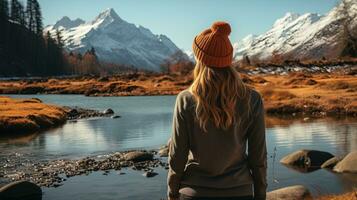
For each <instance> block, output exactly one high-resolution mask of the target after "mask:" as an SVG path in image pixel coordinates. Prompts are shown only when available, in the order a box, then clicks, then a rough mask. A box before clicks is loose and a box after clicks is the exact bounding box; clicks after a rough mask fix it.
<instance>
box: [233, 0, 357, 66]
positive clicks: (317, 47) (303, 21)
mask: <svg viewBox="0 0 357 200" xmlns="http://www.w3.org/2000/svg"><path fill="white" fill-rule="evenodd" d="M356 30H357V1H356V0H343V1H342V2H341V3H340V4H339V5H337V6H336V7H335V8H333V9H332V10H331V11H330V12H329V13H327V14H326V15H323V16H321V15H318V14H312V13H307V14H303V15H299V14H292V13H287V14H286V15H285V16H284V17H283V18H281V19H278V20H276V22H275V23H274V25H273V27H272V28H271V29H270V30H269V31H267V32H266V33H264V34H262V35H259V36H252V35H249V36H247V37H246V38H244V39H243V40H242V41H240V42H238V43H236V44H234V47H235V59H237V60H240V59H242V57H243V56H245V55H247V56H249V57H251V58H253V59H263V60H264V59H268V58H270V57H271V56H272V55H273V54H280V55H283V56H285V57H287V58H294V59H295V58H322V57H327V58H330V57H338V56H340V55H341V53H342V52H343V50H344V48H345V47H346V41H347V40H348V38H347V37H351V35H353V37H354V38H357V37H356V36H357V33H356ZM348 35H349V36H348Z"/></svg>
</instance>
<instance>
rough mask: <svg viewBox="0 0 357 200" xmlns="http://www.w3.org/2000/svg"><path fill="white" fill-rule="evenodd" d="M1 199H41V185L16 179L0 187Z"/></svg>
mask: <svg viewBox="0 0 357 200" xmlns="http://www.w3.org/2000/svg"><path fill="white" fill-rule="evenodd" d="M0 199H4V200H5V199H8V200H23V199H26V200H41V199H42V191H41V188H40V187H39V186H37V185H36V184H34V183H31V182H28V181H16V182H13V183H10V184H8V185H5V186H4V187H2V188H0Z"/></svg>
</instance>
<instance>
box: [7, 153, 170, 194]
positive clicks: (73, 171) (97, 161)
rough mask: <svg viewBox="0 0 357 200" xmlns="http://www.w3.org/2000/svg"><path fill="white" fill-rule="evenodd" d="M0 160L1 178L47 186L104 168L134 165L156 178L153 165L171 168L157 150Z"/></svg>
mask: <svg viewBox="0 0 357 200" xmlns="http://www.w3.org/2000/svg"><path fill="white" fill-rule="evenodd" d="M1 159H3V160H0V163H1V164H3V166H4V167H3V170H2V171H0V178H4V179H5V180H7V181H8V182H14V181H24V180H26V181H30V182H33V183H35V184H37V185H39V186H45V187H58V186H60V185H62V184H63V183H62V182H63V181H66V180H67V179H68V178H70V177H72V176H77V175H83V174H84V175H88V174H90V173H91V172H94V171H102V172H103V175H107V174H108V173H110V170H117V171H120V170H121V169H122V168H131V169H133V170H139V171H142V172H143V176H145V177H153V176H155V175H157V173H155V172H154V168H156V167H163V168H165V169H168V164H167V162H165V161H164V160H163V159H161V158H160V157H159V156H158V152H157V151H156V150H151V151H139V150H135V151H125V152H115V153H112V154H107V155H101V156H92V157H86V158H82V159H78V160H51V161H43V162H33V161H31V160H25V161H23V159H21V155H19V154H13V155H9V156H8V157H7V158H1ZM119 173H120V172H119Z"/></svg>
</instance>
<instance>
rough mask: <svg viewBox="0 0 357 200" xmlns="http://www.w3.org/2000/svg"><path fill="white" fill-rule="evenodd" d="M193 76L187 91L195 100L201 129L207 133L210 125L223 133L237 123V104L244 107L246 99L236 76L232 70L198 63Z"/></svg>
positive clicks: (235, 72) (241, 82) (240, 81)
mask: <svg viewBox="0 0 357 200" xmlns="http://www.w3.org/2000/svg"><path fill="white" fill-rule="evenodd" d="M193 76H194V80H193V83H192V85H191V86H190V89H189V90H190V92H191V93H192V94H193V96H194V97H195V100H196V117H197V120H198V122H199V125H200V127H201V128H202V129H203V130H204V131H205V132H207V124H208V123H209V122H213V124H214V125H215V127H217V128H222V129H224V130H226V129H228V128H230V127H231V126H232V124H233V123H237V122H238V123H240V121H241V119H240V117H239V116H237V115H236V112H237V109H236V108H237V101H239V100H242V101H241V102H242V103H244V102H246V101H244V100H246V99H247V98H249V97H248V96H249V95H248V89H247V86H246V85H245V84H244V83H243V81H242V79H241V78H240V76H239V73H238V72H237V71H236V70H235V69H234V68H233V67H226V68H212V67H207V66H205V65H204V64H203V63H202V62H199V61H197V62H196V66H195V69H194V71H193ZM247 105H248V104H247ZM248 109H249V108H248Z"/></svg>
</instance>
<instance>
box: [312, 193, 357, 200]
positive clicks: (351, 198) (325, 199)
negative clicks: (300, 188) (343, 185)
mask: <svg viewBox="0 0 357 200" xmlns="http://www.w3.org/2000/svg"><path fill="white" fill-rule="evenodd" d="M316 200H357V192H356V191H355V192H349V193H346V194H341V195H327V196H321V197H317V198H316Z"/></svg>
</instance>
